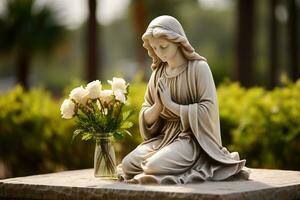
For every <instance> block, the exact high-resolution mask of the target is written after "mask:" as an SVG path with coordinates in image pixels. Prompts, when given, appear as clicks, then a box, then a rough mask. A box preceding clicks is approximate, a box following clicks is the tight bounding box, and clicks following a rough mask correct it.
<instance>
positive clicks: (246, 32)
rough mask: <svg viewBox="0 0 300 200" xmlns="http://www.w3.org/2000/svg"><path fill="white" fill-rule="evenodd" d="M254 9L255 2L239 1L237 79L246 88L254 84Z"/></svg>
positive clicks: (252, 0) (253, 0)
mask: <svg viewBox="0 0 300 200" xmlns="http://www.w3.org/2000/svg"><path fill="white" fill-rule="evenodd" d="M254 9H255V0H239V1H238V17H237V18H238V23H237V78H238V80H239V81H240V83H241V85H243V86H245V87H250V86H252V85H253V84H254V81H253V71H254V69H253V63H254V62H253V61H254V60H253V59H254V56H253V51H254Z"/></svg>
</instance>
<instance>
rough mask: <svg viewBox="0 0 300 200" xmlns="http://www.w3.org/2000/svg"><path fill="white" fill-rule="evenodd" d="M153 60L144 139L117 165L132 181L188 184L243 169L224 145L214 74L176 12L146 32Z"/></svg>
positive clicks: (144, 110)
mask: <svg viewBox="0 0 300 200" xmlns="http://www.w3.org/2000/svg"><path fill="white" fill-rule="evenodd" d="M142 39H143V42H144V44H143V46H144V47H145V48H146V49H147V50H148V54H149V56H150V57H151V58H152V59H153V63H152V65H151V67H152V70H153V72H152V75H151V77H150V80H149V83H148V87H147V91H146V93H145V101H144V103H143V105H142V109H141V111H140V115H139V126H140V132H141V135H142V137H143V139H144V142H143V143H141V144H140V145H139V146H138V147H136V149H134V150H133V151H132V152H130V153H129V154H128V155H127V156H126V157H125V158H124V159H123V161H122V164H120V165H119V166H118V177H119V180H123V181H125V182H128V183H141V184H147V183H152V184H153V183H157V184H184V183H191V182H197V181H204V180H224V179H228V178H229V177H232V176H233V175H237V174H239V175H240V176H241V174H242V176H241V177H243V178H245V179H248V177H249V173H248V171H246V170H243V168H244V166H245V162H246V161H245V160H240V158H239V154H238V153H237V152H233V153H230V152H228V150H227V149H226V148H225V147H223V146H222V142H221V134H220V122H219V109H218V102H217V96H216V88H215V84H214V81H213V77H212V73H211V71H210V68H209V66H208V64H207V61H206V59H205V58H204V57H202V56H200V55H199V54H198V53H196V52H195V50H194V48H193V47H192V46H191V45H190V43H189V41H188V39H187V37H186V35H185V33H184V30H183V28H182V26H181V24H180V23H179V22H178V21H177V19H175V18H174V17H171V16H160V17H157V18H155V19H154V20H153V21H152V22H151V23H150V24H149V26H148V28H147V30H146V32H145V33H144V35H143V37H142Z"/></svg>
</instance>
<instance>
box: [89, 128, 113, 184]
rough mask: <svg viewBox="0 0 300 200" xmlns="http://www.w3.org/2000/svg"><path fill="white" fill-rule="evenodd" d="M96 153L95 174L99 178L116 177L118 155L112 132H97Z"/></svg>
mask: <svg viewBox="0 0 300 200" xmlns="http://www.w3.org/2000/svg"><path fill="white" fill-rule="evenodd" d="M95 140H96V146H95V154H94V176H95V177H99V178H108V179H110V178H116V174H117V173H116V172H117V169H116V155H115V150H114V147H113V145H112V142H111V135H110V134H96V135H95Z"/></svg>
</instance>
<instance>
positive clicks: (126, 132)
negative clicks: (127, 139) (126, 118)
mask: <svg viewBox="0 0 300 200" xmlns="http://www.w3.org/2000/svg"><path fill="white" fill-rule="evenodd" d="M123 131H124V132H125V133H127V134H128V135H130V136H132V134H131V133H130V132H129V131H127V130H123Z"/></svg>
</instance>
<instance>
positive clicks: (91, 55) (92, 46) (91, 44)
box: [86, 0, 101, 82]
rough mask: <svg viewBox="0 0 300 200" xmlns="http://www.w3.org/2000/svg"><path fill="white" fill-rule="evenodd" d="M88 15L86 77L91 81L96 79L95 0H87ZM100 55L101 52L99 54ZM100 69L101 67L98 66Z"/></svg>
mask: <svg viewBox="0 0 300 200" xmlns="http://www.w3.org/2000/svg"><path fill="white" fill-rule="evenodd" d="M88 8H89V17H88V22H87V23H88V30H87V68H86V79H87V81H89V82H90V81H93V80H96V79H97V69H98V64H99V63H98V62H97V55H98V49H97V47H98V45H99V44H98V43H97V42H98V40H97V34H99V33H98V32H97V19H96V9H97V0H88ZM100 46H101V45H100ZM99 55H101V54H99ZM100 69H101V68H100Z"/></svg>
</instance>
